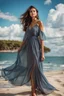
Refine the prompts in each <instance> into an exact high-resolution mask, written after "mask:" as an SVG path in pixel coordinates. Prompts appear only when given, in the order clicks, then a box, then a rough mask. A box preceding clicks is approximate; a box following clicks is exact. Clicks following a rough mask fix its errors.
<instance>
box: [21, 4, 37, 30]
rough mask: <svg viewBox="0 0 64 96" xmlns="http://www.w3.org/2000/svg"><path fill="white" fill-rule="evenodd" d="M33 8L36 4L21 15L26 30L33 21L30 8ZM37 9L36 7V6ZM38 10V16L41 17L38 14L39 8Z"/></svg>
mask: <svg viewBox="0 0 64 96" xmlns="http://www.w3.org/2000/svg"><path fill="white" fill-rule="evenodd" d="M31 8H35V7H34V6H30V7H29V8H28V9H27V10H26V12H24V13H23V14H22V15H21V16H20V22H21V24H22V25H23V31H26V29H27V27H29V25H30V24H31V22H32V18H31V16H30V10H31ZM35 9H36V8H35ZM36 12H37V16H36V18H37V19H39V15H38V10H37V9H36Z"/></svg>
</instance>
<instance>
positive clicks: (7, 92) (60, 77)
mask: <svg viewBox="0 0 64 96" xmlns="http://www.w3.org/2000/svg"><path fill="white" fill-rule="evenodd" d="M44 74H45V76H46V78H47V79H48V81H49V82H50V83H51V84H52V85H53V86H55V87H56V88H57V89H58V91H54V92H52V93H51V94H49V95H46V96H64V71H54V72H45V73H44ZM0 96H31V86H26V85H23V86H15V87H14V86H12V85H11V84H10V83H9V82H8V81H5V80H4V79H3V78H0ZM37 96H45V95H42V94H41V93H38V92H37Z"/></svg>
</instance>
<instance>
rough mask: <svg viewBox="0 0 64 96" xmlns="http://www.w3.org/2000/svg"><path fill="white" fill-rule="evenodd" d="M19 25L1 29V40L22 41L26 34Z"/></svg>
mask: <svg viewBox="0 0 64 96" xmlns="http://www.w3.org/2000/svg"><path fill="white" fill-rule="evenodd" d="M22 31H23V30H22V26H20V25H19V24H12V25H11V26H9V27H6V26H5V27H0V39H3V40H4V39H6V40H22V38H23V35H24V32H22Z"/></svg>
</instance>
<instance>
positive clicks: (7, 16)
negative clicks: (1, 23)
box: [0, 11, 18, 21]
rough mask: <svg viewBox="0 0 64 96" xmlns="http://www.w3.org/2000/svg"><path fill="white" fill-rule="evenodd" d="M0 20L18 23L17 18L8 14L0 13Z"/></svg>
mask: <svg viewBox="0 0 64 96" xmlns="http://www.w3.org/2000/svg"><path fill="white" fill-rule="evenodd" d="M0 18H2V19H5V20H9V21H18V19H17V17H16V16H13V15H11V14H10V13H9V12H6V13H4V12H1V11H0Z"/></svg>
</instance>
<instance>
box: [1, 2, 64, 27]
mask: <svg viewBox="0 0 64 96" xmlns="http://www.w3.org/2000/svg"><path fill="white" fill-rule="evenodd" d="M44 3H45V0H0V11H2V12H3V13H6V12H9V13H10V14H11V15H14V16H16V17H17V18H19V17H20V15H21V14H22V13H23V12H25V10H26V9H27V8H28V7H29V6H30V5H33V6H35V7H36V8H37V9H38V11H39V17H40V19H41V20H42V21H43V23H44V24H45V23H46V20H47V16H48V13H49V10H50V9H51V8H55V6H56V5H57V4H59V3H64V0H52V2H51V4H49V5H47V4H46V5H45V4H44ZM13 23H14V24H16V23H20V21H19V20H18V21H14V22H13V21H11V22H10V21H9V20H5V19H3V18H0V26H10V25H11V24H13Z"/></svg>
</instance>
